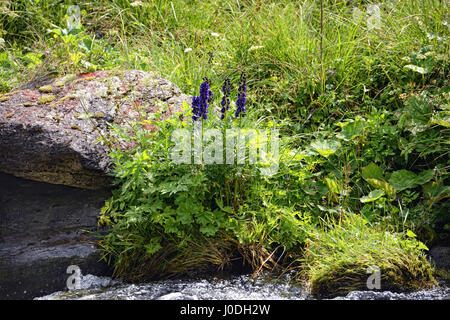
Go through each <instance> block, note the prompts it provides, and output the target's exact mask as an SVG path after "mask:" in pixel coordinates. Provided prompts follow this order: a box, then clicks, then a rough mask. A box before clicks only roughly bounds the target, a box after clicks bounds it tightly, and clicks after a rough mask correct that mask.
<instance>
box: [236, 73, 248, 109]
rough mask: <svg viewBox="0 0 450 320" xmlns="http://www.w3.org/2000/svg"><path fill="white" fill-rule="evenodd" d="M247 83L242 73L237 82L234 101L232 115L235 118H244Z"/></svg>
mask: <svg viewBox="0 0 450 320" xmlns="http://www.w3.org/2000/svg"><path fill="white" fill-rule="evenodd" d="M246 92H247V82H246V78H245V71H242V73H241V79H240V80H239V89H238V97H237V101H236V106H237V109H236V112H235V113H234V115H235V116H236V118H237V117H244V116H245V112H246V109H245V102H246V101H247V93H246Z"/></svg>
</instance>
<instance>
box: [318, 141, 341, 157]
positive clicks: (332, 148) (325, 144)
mask: <svg viewBox="0 0 450 320" xmlns="http://www.w3.org/2000/svg"><path fill="white" fill-rule="evenodd" d="M340 146H341V144H340V143H339V142H338V141H335V140H321V141H314V142H313V143H311V148H313V150H315V151H317V152H318V153H319V154H320V155H321V156H323V157H325V158H328V157H329V156H330V155H332V154H334V153H335V152H336V151H337V150H338V149H339V147H340Z"/></svg>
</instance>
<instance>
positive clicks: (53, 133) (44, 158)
mask: <svg viewBox="0 0 450 320" xmlns="http://www.w3.org/2000/svg"><path fill="white" fill-rule="evenodd" d="M142 79H154V81H153V80H152V81H148V80H144V81H142ZM144 84H145V85H144ZM43 86H44V87H45V86H48V87H52V88H53V92H52V93H51V94H50V93H46V94H42V92H41V91H42V90H40V89H42V87H43ZM24 88H26V89H22V90H17V91H14V92H11V93H7V94H3V95H1V96H0V97H4V98H3V99H4V101H3V102H2V105H1V107H0V171H3V172H6V173H10V174H13V175H15V176H18V177H24V178H27V179H32V180H38V181H44V182H49V183H55V184H64V185H69V186H75V187H79V188H86V189H97V188H101V187H103V186H109V185H110V183H111V178H110V176H109V175H108V173H109V171H110V170H111V166H112V164H111V161H110V159H109V156H108V153H109V149H108V147H107V146H106V145H105V144H100V143H98V139H99V138H100V135H99V133H100V132H103V134H104V135H105V136H108V132H109V124H111V123H115V124H119V125H121V124H125V123H126V122H127V121H132V120H135V119H138V118H137V117H138V112H137V110H136V105H137V102H136V101H139V103H138V104H139V105H140V106H139V108H143V109H144V110H145V111H147V112H155V111H157V110H158V109H159V108H160V107H161V104H163V105H168V106H169V107H170V108H169V112H168V114H167V116H168V115H169V114H170V113H172V112H175V111H177V110H180V109H181V106H182V103H183V101H186V102H187V103H190V99H191V98H190V97H189V96H187V95H184V94H182V92H181V91H180V89H179V88H178V87H176V86H175V85H174V84H172V83H171V82H169V81H167V80H165V79H162V78H160V77H159V76H157V75H156V74H153V73H152V74H150V73H147V72H144V71H138V70H125V71H96V72H92V73H89V74H84V75H78V76H76V75H67V76H65V77H61V78H56V79H53V80H51V79H50V80H48V81H47V82H46V83H44V84H43V83H40V84H34V83H33V82H30V83H29V84H27V85H24ZM44 91H45V90H44ZM107 93H108V94H107ZM156 101H158V102H157V103H156ZM36 102H37V103H36ZM42 106H47V107H46V108H42ZM17 115H20V117H19V116H17ZM84 115H86V116H84Z"/></svg>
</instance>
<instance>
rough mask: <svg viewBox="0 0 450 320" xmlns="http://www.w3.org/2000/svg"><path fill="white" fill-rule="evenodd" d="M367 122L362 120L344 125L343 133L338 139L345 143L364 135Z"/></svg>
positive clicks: (339, 134) (340, 133)
mask: <svg viewBox="0 0 450 320" xmlns="http://www.w3.org/2000/svg"><path fill="white" fill-rule="evenodd" d="M364 128H365V121H364V120H362V119H358V120H354V121H351V122H346V123H343V124H342V131H341V132H339V133H338V134H337V135H336V137H338V138H339V139H343V140H345V141H349V140H352V139H354V138H356V137H358V136H360V135H362V134H363V133H364Z"/></svg>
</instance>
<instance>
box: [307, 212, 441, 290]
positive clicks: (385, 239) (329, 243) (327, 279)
mask: <svg viewBox="0 0 450 320" xmlns="http://www.w3.org/2000/svg"><path fill="white" fill-rule="evenodd" d="M304 260H305V262H306V263H305V270H304V274H305V277H306V280H307V282H308V284H309V287H310V289H311V293H312V294H313V295H314V296H316V297H318V298H334V297H336V296H343V295H346V294H348V293H349V292H350V291H355V290H359V291H364V290H375V289H377V288H371V287H370V286H369V285H368V279H369V277H371V275H372V274H373V272H372V271H371V270H370V269H369V268H372V270H373V268H374V267H376V268H378V270H379V277H380V290H389V291H393V292H399V291H402V292H403V291H414V290H420V289H425V288H430V287H432V286H433V285H435V284H436V280H435V279H434V277H433V271H434V270H433V267H432V266H431V264H430V262H429V261H428V260H427V258H426V256H425V253H424V251H423V250H422V249H421V246H420V243H419V242H418V241H417V240H416V239H412V238H408V237H407V236H406V235H403V234H391V233H388V232H385V231H384V230H378V229H377V228H376V227H375V226H371V225H369V224H368V223H367V222H366V221H365V220H363V219H362V218H360V217H358V216H353V217H344V221H342V222H341V223H340V224H338V225H332V226H330V228H328V230H326V231H324V230H318V231H316V232H315V233H312V234H311V235H310V238H309V239H308V241H307V246H306V248H305V259H304Z"/></svg>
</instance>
